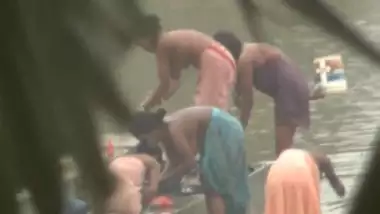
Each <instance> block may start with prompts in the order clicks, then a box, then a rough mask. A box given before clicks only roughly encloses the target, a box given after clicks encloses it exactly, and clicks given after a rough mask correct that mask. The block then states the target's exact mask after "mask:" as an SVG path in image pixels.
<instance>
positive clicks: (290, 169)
mask: <svg viewBox="0 0 380 214" xmlns="http://www.w3.org/2000/svg"><path fill="white" fill-rule="evenodd" d="M322 174H324V175H325V176H326V177H327V179H328V180H329V182H330V184H331V185H332V187H333V188H334V190H335V191H336V192H337V194H338V195H339V196H344V194H345V189H344V186H343V184H342V183H341V181H340V180H339V178H338V177H337V175H336V174H335V172H334V169H333V167H332V165H331V163H330V161H329V159H328V158H327V157H326V156H324V155H322V154H317V153H315V154H313V153H309V152H307V151H304V150H301V149H287V150H285V151H284V152H283V153H281V155H280V156H279V157H278V158H277V160H276V161H275V162H274V164H273V165H272V166H271V168H270V170H269V172H268V176H267V181H266V185H265V214H320V213H321V210H320V188H319V180H320V177H321V175H322Z"/></svg>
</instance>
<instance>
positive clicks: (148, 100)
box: [140, 92, 161, 111]
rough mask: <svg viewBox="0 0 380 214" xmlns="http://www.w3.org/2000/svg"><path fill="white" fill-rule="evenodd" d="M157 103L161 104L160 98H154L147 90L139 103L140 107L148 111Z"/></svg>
mask: <svg viewBox="0 0 380 214" xmlns="http://www.w3.org/2000/svg"><path fill="white" fill-rule="evenodd" d="M158 105H161V99H160V100H154V97H153V96H152V92H149V93H148V95H147V96H146V97H145V100H144V101H143V102H142V103H141V105H140V107H141V108H143V109H144V111H149V110H150V109H152V108H154V107H155V106H158Z"/></svg>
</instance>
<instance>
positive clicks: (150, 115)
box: [129, 108, 166, 141]
mask: <svg viewBox="0 0 380 214" xmlns="http://www.w3.org/2000/svg"><path fill="white" fill-rule="evenodd" d="M165 115H166V110H165V109H162V108H160V109H158V110H157V111H156V112H145V111H140V112H137V113H135V114H134V115H133V116H132V120H131V122H130V124H129V130H130V132H131V133H132V134H133V135H134V136H135V137H136V138H137V139H139V140H144V139H146V140H149V141H157V140H159V138H160V136H161V135H162V131H163V128H165V127H166V123H165V122H164V117H165Z"/></svg>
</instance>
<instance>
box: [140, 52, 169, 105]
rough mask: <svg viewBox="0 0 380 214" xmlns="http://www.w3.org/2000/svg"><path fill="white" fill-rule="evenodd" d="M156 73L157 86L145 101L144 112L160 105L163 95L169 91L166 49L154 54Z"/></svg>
mask: <svg viewBox="0 0 380 214" xmlns="http://www.w3.org/2000/svg"><path fill="white" fill-rule="evenodd" d="M156 61H157V69H158V70H157V72H158V79H159V85H158V87H157V88H156V90H155V91H154V92H153V93H152V95H151V96H150V97H149V98H148V100H147V101H145V103H144V104H143V106H144V109H145V110H150V109H151V108H153V107H155V106H157V105H159V104H161V101H162V99H163V97H164V96H165V95H167V94H168V92H169V89H170V61H169V57H168V52H167V50H166V48H163V47H162V48H158V50H157V53H156Z"/></svg>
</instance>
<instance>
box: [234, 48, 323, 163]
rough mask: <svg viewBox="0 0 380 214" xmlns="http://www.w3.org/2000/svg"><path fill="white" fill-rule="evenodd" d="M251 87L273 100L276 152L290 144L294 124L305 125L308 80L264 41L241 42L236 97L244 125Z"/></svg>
mask: <svg viewBox="0 0 380 214" xmlns="http://www.w3.org/2000/svg"><path fill="white" fill-rule="evenodd" d="M253 88H255V89H257V90H258V91H260V92H262V93H264V94H266V95H268V96H270V97H272V98H273V101H274V103H275V107H274V112H275V126H276V130H275V132H276V155H277V156H278V155H279V154H280V153H281V151H283V150H284V149H287V148H290V147H291V145H292V144H293V136H294V134H295V132H296V129H297V127H303V128H305V129H308V128H309V125H310V112H309V101H310V100H313V99H319V98H321V97H317V96H315V97H312V96H310V91H309V87H308V83H307V81H306V79H305V77H304V76H303V74H302V72H301V71H300V70H299V69H298V68H297V66H296V65H295V64H294V63H293V62H292V61H291V59H289V58H288V57H287V56H286V55H285V54H283V53H282V52H281V50H279V49H278V48H276V47H273V46H270V45H267V44H256V43H249V44H245V45H244V48H243V52H242V54H241V56H240V59H239V62H238V78H237V84H236V92H237V94H236V95H237V96H236V99H235V102H236V104H237V106H238V107H239V108H240V110H241V115H240V119H241V121H242V123H243V125H244V126H247V124H248V120H249V118H250V114H251V109H252V107H253Z"/></svg>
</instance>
